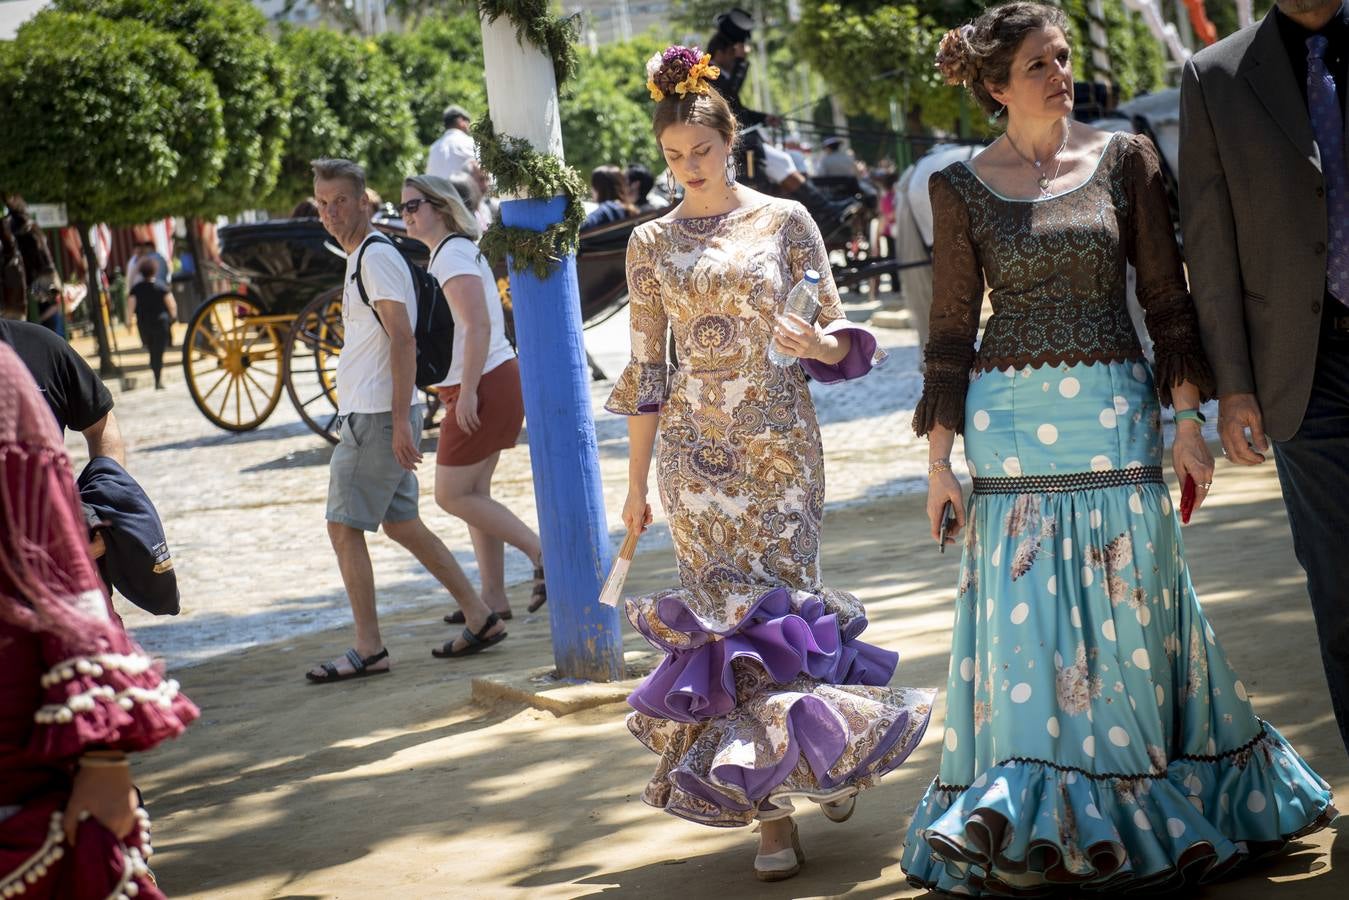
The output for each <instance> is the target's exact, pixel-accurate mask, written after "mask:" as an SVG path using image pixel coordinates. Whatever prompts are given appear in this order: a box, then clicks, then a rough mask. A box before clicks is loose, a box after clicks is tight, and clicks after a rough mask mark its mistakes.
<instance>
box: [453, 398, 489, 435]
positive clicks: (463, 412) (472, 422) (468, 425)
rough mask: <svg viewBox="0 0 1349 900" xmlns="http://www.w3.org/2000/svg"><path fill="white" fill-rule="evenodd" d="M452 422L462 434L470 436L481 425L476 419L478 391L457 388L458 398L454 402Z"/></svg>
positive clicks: (480, 421)
mask: <svg viewBox="0 0 1349 900" xmlns="http://www.w3.org/2000/svg"><path fill="white" fill-rule="evenodd" d="M454 421H455V422H456V423H457V424H458V425H459V430H460V431H462V432H463V433H464V434H472V433H473V432H475V431H477V430H478V428H479V427H480V426H481V425H482V420H481V419H479V418H478V391H477V389H476V388H475V389H474V390H471V391H466V390H464V389H463V387H460V388H459V397H458V399H456V400H455V401H454Z"/></svg>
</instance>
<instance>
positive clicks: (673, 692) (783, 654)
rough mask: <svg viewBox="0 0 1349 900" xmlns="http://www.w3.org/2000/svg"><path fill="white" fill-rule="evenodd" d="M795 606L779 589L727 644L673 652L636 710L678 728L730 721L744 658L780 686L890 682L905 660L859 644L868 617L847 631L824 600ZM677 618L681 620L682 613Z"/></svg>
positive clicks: (713, 642)
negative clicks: (801, 680)
mask: <svg viewBox="0 0 1349 900" xmlns="http://www.w3.org/2000/svg"><path fill="white" fill-rule="evenodd" d="M791 601H792V595H791V592H790V591H788V590H787V589H785V588H773V589H771V590H769V591H766V592H765V593H764V594H763V595H762V596H761V597H759V599H758V601H757V602H756V603H755V605H754V607H753V608H752V609H751V611H750V613H749V615H748V616H746V617H745V618H744V619H743V620H741V622H740V623H739V625H738V627H737V629H736V631H735V632H734V633H732V634H729V635H726V636H724V637H722V638H721V639H720V640H718V639H716V637H717V636H714V635H708V637H707V640H706V642H704V643H701V644H699V645H697V646H694V647H693V648H691V649H684V650H671V651H670V654H669V655H668V656H667V657H666V658H665V660H664V661H663V662H662V663H661V664H660V666H659V667H658V668H657V669H656V671H654V672H652V673H651V674H650V675H649V676H647V677H646V678H645V679H644V680H643V681H642V683H641V684H640V685H639V686H638V688H637V690H635V691H634V692H633V693H632V695H631V696H630V697H629V698H628V703H629V704H630V705H631V706H632V707H633V708H634V709H636V710H637V711H639V712H642V713H645V714H647V715H649V716H656V717H658V718H663V719H672V720H674V721H677V722H701V721H705V720H706V719H710V718H715V717H717V716H722V715H726V714H727V713H729V712H730V711H731V710H733V709H734V708H735V706H736V687H735V672H734V669H733V667H732V663H733V662H734V661H735V660H736V659H741V658H745V659H752V660H754V661H755V662H757V663H759V664H760V665H762V666H763V668H764V671H765V672H767V673H768V675H769V677H771V678H772V679H773V680H774V681H776V682H778V683H786V682H789V681H792V680H793V679H795V678H797V677H800V676H803V675H804V676H809V677H810V678H813V679H816V680H817V681H822V682H825V683H828V684H861V685H872V686H878V687H883V686H885V685H887V684H889V683H890V679H891V677H892V676H893V675H894V673H895V667H896V666H897V665H898V663H899V654H897V653H895V652H894V651H891V650H883V649H881V648H880V647H877V646H874V645H872V644H868V643H866V642H864V641H860V640H857V639H856V638H857V635H859V634H861V633H862V631H863V630H864V629H865V628H866V625H867V622H866V618H865V617H863V616H856V617H853V618H852V619H850V620H849V621H848V622H847V623H846V625H845V626H843V627H840V625H839V621H838V616H837V615H836V614H835V613H832V612H829V610H828V607H827V606H826V605H825V604H824V603H823V602H822V601H821V600H819V599H818V598H811V599H809V600H807V601H805V602H804V603H802V604H801V606H800V608H799V609H797V610H792V608H791ZM671 612H674V613H675V616H676V618H678V617H679V613H680V611H679V610H672V611H671ZM670 624H671V625H672V626H673V627H676V628H679V627H680V623H677V622H671V623H670ZM682 624H688V623H682ZM689 630H696V626H694V627H693V628H690V629H689Z"/></svg>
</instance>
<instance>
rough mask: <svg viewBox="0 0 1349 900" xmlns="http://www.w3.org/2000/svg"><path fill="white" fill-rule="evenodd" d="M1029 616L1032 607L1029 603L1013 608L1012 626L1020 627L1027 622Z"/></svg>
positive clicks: (1019, 604)
mask: <svg viewBox="0 0 1349 900" xmlns="http://www.w3.org/2000/svg"><path fill="white" fill-rule="evenodd" d="M1029 615H1030V605H1029V604H1027V603H1018V604H1017V605H1016V606H1013V607H1012V624H1013V625H1020V624H1021V623H1022V622H1024V621H1026V617H1027V616H1029Z"/></svg>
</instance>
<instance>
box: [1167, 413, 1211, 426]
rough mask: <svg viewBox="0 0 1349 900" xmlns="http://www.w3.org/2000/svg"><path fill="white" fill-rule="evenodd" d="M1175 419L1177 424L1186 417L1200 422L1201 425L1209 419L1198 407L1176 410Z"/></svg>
mask: <svg viewBox="0 0 1349 900" xmlns="http://www.w3.org/2000/svg"><path fill="white" fill-rule="evenodd" d="M1175 419H1176V423H1177V424H1179V423H1181V422H1184V421H1185V420H1186V419H1191V420H1193V421H1195V422H1198V423H1199V424H1200V425H1203V424H1204V423H1205V422H1207V421H1208V419H1207V418H1205V417H1204V414H1203V413H1201V412H1200V411H1199V410H1197V409H1178V410H1176V415H1175Z"/></svg>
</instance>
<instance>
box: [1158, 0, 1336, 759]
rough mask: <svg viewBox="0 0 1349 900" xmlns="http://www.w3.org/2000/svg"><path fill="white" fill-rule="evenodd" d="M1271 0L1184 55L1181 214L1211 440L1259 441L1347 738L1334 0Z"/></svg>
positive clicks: (1256, 459) (1251, 455) (1236, 458)
mask: <svg viewBox="0 0 1349 900" xmlns="http://www.w3.org/2000/svg"><path fill="white" fill-rule="evenodd" d="M1276 2H1277V7H1276V8H1275V9H1272V10H1271V11H1270V12H1269V14H1268V15H1267V16H1265V18H1264V20H1263V21H1262V22H1261V23H1260V24H1259V25H1258V26H1256V27H1253V28H1248V29H1245V30H1244V31H1241V32H1238V33H1236V34H1234V35H1231V36H1230V37H1228V38H1226V39H1225V40H1222V41H1220V42H1218V43H1217V44H1214V45H1213V46H1211V47H1209V48H1207V49H1205V50H1203V51H1201V52H1200V53H1198V54H1196V55H1195V56H1194V58H1193V59H1191V60H1190V61H1189V62H1188V63H1186V65H1185V71H1184V75H1183V78H1182V83H1181V145H1180V207H1181V225H1182V228H1183V230H1184V233H1185V252H1186V257H1187V259H1188V261H1189V270H1190V284H1191V288H1192V291H1193V294H1194V299H1195V304H1196V306H1197V307H1198V310H1199V321H1200V328H1201V330H1202V333H1203V338H1204V344H1205V347H1206V349H1207V351H1208V355H1209V359H1210V361H1211V362H1212V364H1213V370H1214V373H1215V374H1216V375H1217V379H1218V394H1219V417H1218V431H1219V433H1220V435H1221V437H1222V443H1223V452H1224V453H1225V454H1226V455H1227V458H1228V459H1229V460H1231V461H1232V462H1233V463H1236V464H1237V465H1256V464H1258V463H1262V462H1264V461H1265V453H1266V452H1267V451H1268V450H1269V445H1270V441H1271V440H1272V442H1273V445H1274V458H1275V462H1276V464H1277V466H1278V471H1279V482H1280V484H1281V486H1282V488H1283V496H1284V502H1285V504H1286V505H1287V508H1288V519H1289V524H1290V525H1291V526H1292V531H1293V546H1294V549H1295V551H1296V552H1297V558H1298V561H1299V562H1300V563H1301V564H1302V568H1303V569H1304V570H1305V571H1306V573H1307V590H1308V593H1309V594H1310V595H1311V602H1312V611H1313V613H1314V614H1315V617H1316V627H1317V633H1318V636H1319V638H1320V642H1321V657H1322V661H1323V662H1324V664H1325V670H1326V677H1327V680H1328V681H1329V683H1330V697H1331V702H1332V704H1333V705H1334V709H1335V717H1336V719H1337V721H1338V722H1339V727H1340V735H1341V737H1342V739H1343V740H1344V743H1345V746H1346V748H1349V552H1346V550H1345V547H1344V536H1345V535H1346V534H1349V165H1347V164H1346V154H1345V145H1346V131H1345V124H1344V123H1345V114H1344V110H1345V106H1344V98H1345V94H1346V92H1347V91H1349V8H1347V7H1346V5H1345V3H1344V0H1276ZM1266 436H1268V438H1267V437H1266Z"/></svg>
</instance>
